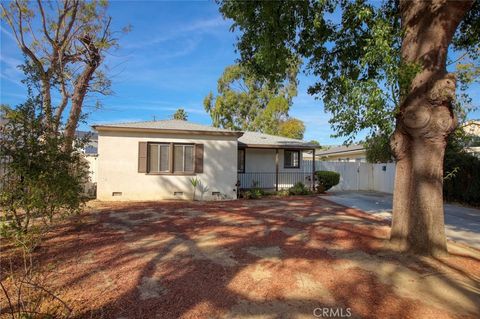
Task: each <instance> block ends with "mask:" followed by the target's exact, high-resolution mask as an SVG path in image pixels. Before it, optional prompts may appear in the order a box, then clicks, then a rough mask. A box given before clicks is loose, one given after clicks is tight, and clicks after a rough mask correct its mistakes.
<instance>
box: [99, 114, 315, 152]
mask: <svg viewBox="0 0 480 319" xmlns="http://www.w3.org/2000/svg"><path fill="white" fill-rule="evenodd" d="M93 128H94V129H97V130H98V129H102V128H110V129H116V128H118V129H147V130H159V131H169V130H170V131H175V132H180V131H196V132H206V133H209V132H210V133H212V134H215V133H219V134H222V133H223V134H233V135H235V134H236V135H238V136H240V135H241V136H240V137H239V138H238V144H239V145H240V146H242V145H243V146H257V147H265V148H268V147H270V148H272V147H273V148H275V147H290V148H302V149H305V148H309V149H311V148H314V147H315V145H312V144H309V143H306V142H304V141H302V140H296V139H293V138H288V137H282V136H275V135H269V134H263V133H258V132H248V131H247V132H239V131H232V130H229V129H223V128H217V127H212V126H208V125H202V124H196V123H192V122H188V121H181V120H159V121H144V122H129V123H111V124H98V125H93ZM242 134H243V135H242Z"/></svg>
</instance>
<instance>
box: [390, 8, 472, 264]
mask: <svg viewBox="0 0 480 319" xmlns="http://www.w3.org/2000/svg"><path fill="white" fill-rule="evenodd" d="M472 4H473V1H444V0H434V1H422V0H417V1H400V16H401V21H402V28H403V31H404V32H405V33H404V37H403V41H402V49H401V54H402V62H403V64H404V65H405V66H408V65H410V66H412V65H416V66H418V67H419V70H420V71H419V72H417V73H416V75H415V76H414V77H413V79H411V81H408V84H407V85H404V87H403V88H402V89H403V90H402V91H403V92H406V94H405V96H403V97H402V101H401V104H400V109H399V113H398V115H397V123H396V128H395V132H394V134H393V136H392V138H391V146H392V150H393V152H394V154H395V157H396V159H397V168H396V177H395V191H394V196H393V218H392V231H391V237H390V242H391V244H392V245H393V247H394V248H396V249H399V250H402V251H410V252H413V253H416V254H422V255H437V254H444V253H446V252H447V247H446V237H445V225H444V211H443V158H444V153H445V147H446V139H447V137H448V135H449V134H450V133H451V132H452V131H453V130H454V129H455V127H456V123H457V120H456V118H455V115H454V112H453V107H452V101H453V99H454V97H455V76H454V75H453V74H449V73H447V71H446V59H447V52H448V46H449V44H450V42H451V41H452V38H453V35H454V33H455V30H456V28H457V26H458V25H459V23H460V21H461V20H462V19H463V17H464V16H465V14H466V13H467V11H468V10H469V9H470V7H471V6H472Z"/></svg>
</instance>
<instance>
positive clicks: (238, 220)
mask: <svg viewBox="0 0 480 319" xmlns="http://www.w3.org/2000/svg"><path fill="white" fill-rule="evenodd" d="M90 207H91V208H90V212H89V213H88V214H84V215H82V216H79V217H75V218H71V219H69V220H67V221H66V222H65V223H64V224H62V225H60V226H59V227H57V228H55V229H53V230H52V231H51V233H49V234H48V236H47V238H45V241H44V242H42V245H41V247H39V248H38V249H37V250H36V251H35V263H36V265H38V267H39V269H40V270H41V269H44V270H45V272H46V274H48V278H49V280H48V289H49V291H52V292H55V293H57V294H58V296H59V297H60V298H61V299H62V300H64V301H65V302H66V303H68V305H69V306H70V307H71V309H72V310H73V313H72V316H71V318H77V319H78V318H104V319H106V318H116V319H120V318H121V319H136V318H162V319H163V318H165V319H170V318H185V319H186V318H191V319H193V318H195V319H197V318H200V319H202V318H225V319H231V318H245V319H252V318H258V319H274V318H285V319H287V318H298V319H304V318H310V319H314V318H322V317H323V318H326V317H329V318H332V317H336V318H339V317H347V315H348V314H351V318H435V319H442V318H479V317H480V294H479V291H480V255H479V254H478V252H476V251H474V250H472V251H470V250H469V249H468V248H465V247H464V246H462V245H456V244H452V243H450V250H451V255H450V256H444V257H441V258H427V257H417V256H413V255H407V254H398V253H396V252H394V251H391V250H390V249H388V246H386V239H387V238H388V236H389V231H390V228H389V225H388V222H385V220H383V219H381V218H379V217H377V216H375V215H372V214H370V213H364V212H362V211H359V210H356V209H353V208H348V207H344V206H341V205H338V204H335V203H333V202H330V201H326V200H324V199H322V198H321V197H320V196H304V197H286V198H266V199H261V200H234V201H219V202H182V201H171V202H168V201H162V202H145V203H118V202H117V203H104V202H103V203H102V202H95V203H93V204H91V206H90ZM5 253H6V252H4V251H0V257H2V254H5ZM0 263H3V264H2V265H0V266H2V267H5V268H2V269H6V268H7V267H8V265H9V263H8V259H6V258H0ZM9 278H11V277H8V278H4V284H5V285H4V286H6V287H10V286H11V285H9V282H8V281H9V280H10V279H9ZM4 299H5V298H4ZM4 299H0V306H5V304H3V305H2V302H3V303H5V302H6V301H5V300H4ZM52 302H53V301H52ZM58 306H59V307H61V305H60V304H59V305H58ZM1 308H3V309H6V308H4V307H1ZM0 316H1V313H0ZM54 317H55V318H60V317H61V316H59V315H57V316H54Z"/></svg>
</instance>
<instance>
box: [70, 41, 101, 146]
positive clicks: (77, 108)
mask: <svg viewBox="0 0 480 319" xmlns="http://www.w3.org/2000/svg"><path fill="white" fill-rule="evenodd" d="M80 41H82V42H83V44H84V45H85V47H86V48H87V49H88V55H89V57H90V59H89V61H88V63H87V65H86V66H85V69H84V70H83V72H82V73H81V74H80V76H79V77H78V79H77V80H76V81H75V88H74V91H73V95H72V105H71V108H70V114H69V117H68V121H67V125H66V128H65V137H66V147H67V149H71V148H72V147H73V139H74V138H75V130H76V129H77V126H78V121H79V120H80V116H81V114H82V105H83V100H84V99H85V95H86V94H87V90H88V85H89V83H90V80H91V79H92V78H93V75H94V73H95V70H96V69H97V68H98V67H99V66H100V62H101V60H102V57H101V55H100V50H99V48H98V47H97V46H96V45H95V43H94V42H93V40H92V38H91V37H90V36H88V35H85V36H84V37H82V38H81V39H80Z"/></svg>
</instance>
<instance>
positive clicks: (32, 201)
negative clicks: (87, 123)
mask: <svg viewBox="0 0 480 319" xmlns="http://www.w3.org/2000/svg"><path fill="white" fill-rule="evenodd" d="M38 103H39V102H38V101H37V100H34V99H29V100H28V101H27V102H26V103H25V104H23V105H20V106H18V107H17V108H15V109H11V108H8V107H2V109H1V113H2V114H1V115H0V116H2V117H3V118H4V119H5V123H4V124H3V125H2V126H1V127H0V136H1V143H0V159H2V160H3V161H4V163H3V164H2V165H4V167H3V169H4V171H5V173H4V174H3V176H0V207H2V214H1V216H0V217H1V219H0V232H1V235H2V236H5V237H8V238H13V239H16V240H19V242H23V243H24V242H25V240H26V239H27V238H29V237H30V235H32V234H34V233H41V232H42V231H41V230H40V228H42V229H44V228H46V226H48V225H50V224H51V223H52V222H53V221H54V219H55V218H56V217H61V216H65V215H68V214H72V213H75V212H78V211H80V209H81V207H82V205H83V204H84V201H85V200H86V198H85V197H84V196H83V194H82V193H83V185H84V182H85V181H86V180H87V178H88V168H87V164H86V162H85V161H84V160H83V157H82V155H81V154H80V153H79V152H78V151H75V150H74V151H69V150H68V148H66V147H65V145H66V143H67V140H66V138H65V137H64V136H63V134H61V133H55V132H52V130H51V129H50V128H48V127H47V125H46V124H45V121H44V119H43V117H42V115H41V113H39V111H38V109H39V107H38V105H39V104H38ZM82 144H83V143H82V142H81V141H76V144H75V145H76V146H81V145H82ZM33 230H34V231H33ZM27 233H29V234H30V235H29V236H26V235H27ZM22 245H23V244H22Z"/></svg>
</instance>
